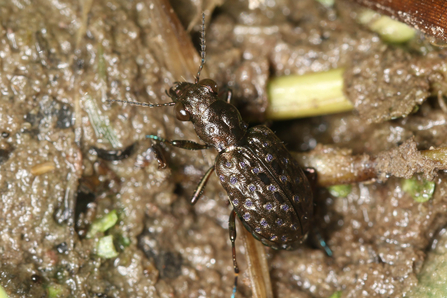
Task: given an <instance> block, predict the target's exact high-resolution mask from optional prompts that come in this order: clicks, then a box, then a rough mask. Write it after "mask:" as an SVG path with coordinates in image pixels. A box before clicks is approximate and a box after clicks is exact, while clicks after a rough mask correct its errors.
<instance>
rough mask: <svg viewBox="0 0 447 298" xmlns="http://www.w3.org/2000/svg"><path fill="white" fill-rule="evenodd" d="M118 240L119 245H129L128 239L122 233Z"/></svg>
mask: <svg viewBox="0 0 447 298" xmlns="http://www.w3.org/2000/svg"><path fill="white" fill-rule="evenodd" d="M118 242H119V243H120V245H122V246H124V247H127V246H129V245H130V239H129V238H127V237H124V236H122V235H120V236H119V238H118Z"/></svg>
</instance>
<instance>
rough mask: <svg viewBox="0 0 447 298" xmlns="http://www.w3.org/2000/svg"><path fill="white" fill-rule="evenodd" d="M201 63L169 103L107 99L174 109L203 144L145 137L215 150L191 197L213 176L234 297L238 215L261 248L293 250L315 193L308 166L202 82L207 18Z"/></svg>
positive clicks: (208, 82)
mask: <svg viewBox="0 0 447 298" xmlns="http://www.w3.org/2000/svg"><path fill="white" fill-rule="evenodd" d="M200 41H201V43H200V46H201V63H200V66H199V69H198V71H197V76H196V78H195V82H194V83H190V82H175V83H174V85H173V86H172V87H171V88H170V89H169V91H167V92H166V94H167V95H168V96H169V97H170V98H171V100H172V102H169V103H164V104H148V103H139V102H130V101H122V100H109V102H120V103H127V104H134V105H139V106H145V107H150V108H155V107H161V106H174V110H175V115H176V118H177V119H178V120H180V121H190V122H192V124H193V125H194V130H195V132H196V134H197V136H198V137H199V138H200V139H201V140H202V141H203V143H204V144H199V143H196V142H193V141H188V140H172V141H169V140H166V139H164V138H161V137H158V136H155V135H148V136H147V138H150V139H152V140H154V141H157V142H162V143H167V144H170V145H172V146H175V147H179V148H183V149H188V150H202V149H208V148H215V149H216V150H217V152H218V153H217V157H216V160H215V163H214V165H213V166H212V167H211V168H209V169H208V170H207V171H206V173H205V174H204V176H203V177H202V178H201V180H200V182H199V184H198V186H197V188H196V190H195V191H194V194H193V196H192V199H191V203H192V204H195V203H196V202H197V201H198V199H199V197H200V195H201V194H202V192H203V190H204V188H205V185H206V183H207V181H208V179H209V177H210V176H211V174H212V173H213V172H216V174H217V177H218V178H219V180H220V182H221V184H222V186H223V188H224V189H225V190H226V192H227V194H228V197H229V201H230V204H231V205H232V207H233V210H232V212H231V214H230V218H229V234H230V240H231V244H232V255H233V267H234V272H235V281H234V287H233V294H232V297H234V296H235V293H236V286H237V276H238V273H239V268H238V265H237V261H236V250H235V240H236V225H235V218H236V215H237V216H238V217H239V219H240V221H241V222H242V224H243V225H244V227H245V228H246V229H247V230H248V231H249V232H250V233H251V234H252V235H253V236H254V237H255V238H256V239H258V240H260V241H261V242H262V243H263V244H264V245H266V246H269V247H271V248H273V249H276V250H279V249H284V250H293V249H296V248H297V247H298V246H299V245H300V244H301V243H302V242H303V241H304V240H305V239H306V237H307V235H308V233H309V230H310V229H311V217H312V214H313V190H312V186H311V182H312V183H315V181H316V172H315V170H314V169H312V168H306V169H302V168H301V167H300V166H299V165H298V163H297V162H296V161H295V160H294V159H293V157H292V156H291V154H290V153H289V151H288V150H287V149H286V147H285V146H284V144H283V143H282V142H281V140H280V139H279V138H278V137H277V136H276V135H275V134H274V133H273V131H271V130H270V129H269V128H268V127H266V126H264V125H258V126H254V127H251V128H249V127H248V125H247V123H245V122H244V121H243V120H242V117H241V115H240V113H239V111H238V110H237V108H236V107H235V106H234V105H232V104H231V97H232V93H231V91H230V90H226V93H227V94H226V99H222V98H221V97H222V95H224V94H222V93H219V88H218V86H217V84H216V82H214V81H213V80H211V79H203V80H200V72H201V70H202V69H203V66H204V64H205V49H206V45H205V15H204V14H203V16H202V31H201V38H200Z"/></svg>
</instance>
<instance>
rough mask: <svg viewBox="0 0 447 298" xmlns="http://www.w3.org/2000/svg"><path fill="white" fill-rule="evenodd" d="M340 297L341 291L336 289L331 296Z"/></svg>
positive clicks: (333, 297)
mask: <svg viewBox="0 0 447 298" xmlns="http://www.w3.org/2000/svg"><path fill="white" fill-rule="evenodd" d="M340 297H341V291H336V292H334V294H332V295H331V297H329V298H340Z"/></svg>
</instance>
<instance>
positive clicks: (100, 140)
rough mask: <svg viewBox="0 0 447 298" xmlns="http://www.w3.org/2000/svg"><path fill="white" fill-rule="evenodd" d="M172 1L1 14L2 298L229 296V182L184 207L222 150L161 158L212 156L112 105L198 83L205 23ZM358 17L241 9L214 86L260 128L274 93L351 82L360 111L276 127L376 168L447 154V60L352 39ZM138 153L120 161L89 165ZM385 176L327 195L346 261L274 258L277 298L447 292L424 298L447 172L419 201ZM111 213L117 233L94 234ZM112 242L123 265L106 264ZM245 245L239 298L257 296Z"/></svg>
mask: <svg viewBox="0 0 447 298" xmlns="http://www.w3.org/2000/svg"><path fill="white" fill-rule="evenodd" d="M172 3H173V7H174V11H172V10H170V9H169V3H165V2H163V1H142V2H132V1H119V0H116V1H84V3H82V5H81V3H80V2H72V1H67V2H61V1H43V0H42V1H38V3H35V2H34V3H32V4H31V3H29V2H28V1H14V2H10V3H2V4H1V5H0V21H1V26H0V36H1V37H0V61H1V73H0V90H1V95H0V96H1V97H0V133H1V136H0V170H1V171H0V193H1V196H2V200H1V201H0V208H1V211H0V235H1V241H0V252H1V253H0V285H1V286H2V287H3V288H4V290H5V291H6V292H7V293H8V296H9V297H230V295H231V291H232V283H233V267H232V261H231V244H230V241H229V238H228V216H229V214H230V211H231V208H230V205H229V203H228V198H227V195H226V193H225V192H224V190H223V188H222V187H221V185H220V183H219V181H218V179H217V177H216V176H215V175H213V176H212V177H211V178H210V181H209V183H208V185H207V187H206V190H205V192H204V195H203V197H202V198H201V199H200V200H199V202H198V203H197V204H196V205H195V206H191V205H190V203H189V199H190V196H191V194H192V193H193V191H194V189H195V186H196V185H197V183H198V181H199V180H200V178H201V176H202V175H203V174H204V173H205V171H206V170H207V169H208V168H209V167H210V166H211V165H212V164H213V163H214V158H215V156H216V152H215V151H214V150H203V151H187V150H181V149H177V148H171V147H169V146H161V147H157V148H158V149H157V150H156V151H155V150H154V149H150V148H151V145H153V143H151V142H150V141H149V140H147V139H146V138H145V136H146V135H149V134H153V135H158V136H161V137H164V138H166V139H187V140H194V141H198V142H199V141H200V140H198V138H197V136H196V135H195V133H194V131H193V128H192V125H191V124H190V123H187V122H186V123H185V122H180V121H178V120H177V119H176V118H175V116H174V112H173V109H172V107H162V108H157V109H145V108H142V107H136V106H129V105H125V106H122V105H118V104H113V105H111V104H109V103H107V102H106V101H107V99H116V100H130V101H140V102H150V103H166V102H169V98H168V97H167V95H166V94H165V90H167V89H169V88H170V86H172V84H173V82H175V81H178V80H180V81H181V80H187V81H192V80H193V76H194V75H195V72H196V70H197V67H198V65H199V56H198V54H197V52H195V50H194V47H193V44H196V46H197V44H198V34H197V32H198V31H199V30H200V12H199V13H198V12H197V9H194V7H193V6H191V7H192V8H191V7H190V6H188V5H192V4H191V3H189V2H186V1H185V2H181V1H178V2H176V1H173V2H172ZM206 4H207V7H208V9H211V8H214V5H215V4H216V3H214V2H207V3H206ZM185 6H187V7H189V9H188V10H186V11H188V14H186V16H185V13H180V20H181V22H183V26H184V27H189V28H190V29H191V35H192V40H193V42H191V40H190V39H189V34H188V33H186V32H185V31H184V30H183V29H182V23H181V22H179V21H177V18H176V16H175V15H174V13H175V10H177V11H179V12H181V11H184V7H185ZM357 9H358V7H355V6H351V4H349V3H347V2H341V1H337V2H336V3H335V5H334V6H330V7H326V6H324V5H322V4H320V3H319V2H317V1H313V0H303V1H286V0H278V1H270V2H268V5H266V6H262V5H261V7H259V8H256V9H253V10H250V9H249V8H248V6H247V5H246V4H243V3H242V2H239V1H228V2H226V3H225V4H224V5H223V6H222V7H220V8H217V9H215V10H214V12H213V14H211V13H210V12H211V11H210V10H208V11H207V27H208V29H207V35H206V40H207V64H206V68H205V70H204V71H203V73H202V77H206V76H209V77H211V78H213V79H215V80H216V81H217V82H218V84H219V86H220V87H221V88H222V87H224V86H229V87H230V88H232V89H233V92H234V101H235V104H236V105H237V106H238V107H239V108H240V110H241V111H242V113H243V115H244V117H247V119H251V120H255V121H254V122H253V123H264V121H265V119H264V112H265V109H266V107H267V105H268V101H267V93H266V86H267V82H268V78H269V77H271V76H281V75H288V74H306V73H311V72H320V71H325V70H329V69H333V68H339V67H345V68H346V72H345V93H346V95H347V97H348V98H349V99H350V100H351V101H352V102H353V104H354V107H355V111H354V112H349V113H344V114H337V115H331V116H320V117H314V118H307V119H301V120H293V121H287V122H281V123H271V122H267V124H268V125H270V126H272V127H273V129H274V130H275V131H277V133H278V136H279V137H280V138H281V139H283V140H284V141H285V142H286V143H287V144H288V148H289V149H291V150H296V151H311V150H312V149H314V148H315V147H316V145H317V144H325V145H329V146H334V147H340V148H349V149H350V150H352V152H353V153H354V154H368V155H371V156H374V155H378V154H380V153H382V152H384V151H387V150H392V149H395V148H397V147H398V146H400V145H402V144H404V143H405V141H407V140H409V139H411V138H412V137H414V140H415V142H416V144H417V149H418V150H425V149H429V148H430V147H432V146H433V147H436V148H440V147H445V146H446V145H447V139H446V136H447V112H446V111H445V109H444V108H443V107H445V103H444V106H443V105H442V104H440V101H439V100H444V99H443V98H442V97H440V99H438V97H437V96H436V95H437V94H434V93H435V91H436V90H442V88H440V87H439V86H443V84H444V81H445V79H444V73H443V71H444V69H445V62H444V60H445V59H444V57H446V52H445V51H443V50H442V49H437V48H435V47H433V46H431V45H430V44H429V43H427V42H426V41H425V40H424V38H423V37H421V36H418V37H417V38H416V39H415V40H413V41H411V42H409V43H408V44H406V45H403V46H402V45H399V46H394V45H389V44H386V43H384V42H382V41H381V39H380V38H379V37H378V35H376V34H375V33H373V32H371V31H368V30H367V29H366V28H364V27H361V26H360V25H358V24H357V22H356V13H357ZM188 15H189V16H190V15H192V16H193V17H188ZM190 22H193V23H190ZM402 117H403V118H402ZM95 119H96V120H95ZM98 119H99V120H98ZM95 121H97V122H96V124H95ZM95 125H96V126H95ZM98 129H99V131H98ZM132 144H135V146H134V147H133V150H131V152H129V154H128V155H129V156H127V155H126V156H125V157H126V158H124V159H122V160H116V161H110V160H106V159H104V156H101V154H98V152H97V151H95V150H92V147H97V148H101V149H105V150H117V149H120V148H126V147H128V146H130V145H132ZM156 152H159V153H160V152H161V154H162V155H163V156H165V157H166V162H167V167H166V169H159V167H158V162H157V159H156V154H155V153H156ZM311 152H312V151H311ZM403 160H404V162H405V161H406V160H408V161H409V162H410V161H411V159H410V158H408V159H406V158H405V156H404V158H403ZM421 168H423V167H421ZM384 174H385V175H382V176H381V180H375V181H369V182H367V183H355V184H352V185H351V187H352V190H351V191H350V192H349V194H348V195H347V196H346V197H341V196H339V197H337V196H334V195H333V194H331V193H330V192H329V191H328V189H327V188H319V190H318V192H317V195H316V197H315V202H316V204H317V206H318V207H317V209H318V210H317V213H316V215H315V225H316V226H318V227H319V228H320V229H321V230H322V231H323V236H324V238H325V239H326V240H327V242H328V244H329V246H330V248H331V249H332V251H333V257H328V256H327V255H326V254H325V253H324V252H323V251H322V250H320V249H318V248H316V247H315V245H313V243H312V241H309V243H304V244H303V245H302V247H300V248H299V249H298V250H296V251H291V252H286V251H273V250H271V249H268V248H267V255H268V262H269V266H270V275H271V279H272V284H273V293H274V296H275V297H330V296H331V295H332V294H334V293H338V294H340V295H341V297H366V296H374V297H401V296H406V297H410V296H411V297H416V295H419V296H421V297H424V295H428V293H431V292H430V291H432V292H433V291H435V290H433V289H435V287H434V286H432V285H430V284H427V283H424V287H425V288H424V290H423V291H422V290H420V289H421V288H417V287H418V285H419V286H420V284H421V283H423V282H426V281H427V280H429V281H430V279H432V280H434V278H430V277H431V276H432V275H430V274H431V273H430V272H434V271H437V272H438V275H439V276H438V279H437V280H439V283H440V284H442V283H443V282H444V281H445V280H447V278H444V276H445V275H442V274H441V273H442V270H440V269H439V270H432V268H433V266H434V265H433V264H434V263H435V264H436V263H437V264H442V263H443V256H444V255H443V249H442V248H443V247H445V239H444V238H445V236H443V235H444V234H445V231H443V230H442V228H443V227H444V226H445V225H446V223H447V216H446V213H447V195H446V192H447V184H446V179H445V178H446V177H445V174H444V173H443V172H440V171H436V172H431V173H422V174H420V175H415V179H417V180H418V181H420V182H421V183H422V182H425V181H426V179H429V180H431V181H433V182H434V183H435V185H436V187H435V191H434V194H433V197H432V198H431V199H430V200H428V201H426V202H423V203H420V202H417V201H416V200H415V199H414V198H413V197H412V196H411V195H410V193H409V192H408V191H404V187H403V184H404V183H405V180H404V179H403V178H395V177H387V175H386V173H384ZM387 178H388V179H387ZM114 210H115V211H114ZM114 212H116V214H117V218H118V220H117V221H116V222H114V224H113V226H112V227H111V228H109V229H107V231H104V232H102V231H100V232H98V233H94V234H89V231H91V229H92V226H93V224H92V223H94V222H95V220H98V219H100V218H104V217H107V214H112V213H114ZM96 222H97V221H96ZM439 231H441V233H439ZM105 236H112V238H113V241H114V247H115V250H116V253H117V255H115V256H113V257H109V258H107V257H105V256H104V255H101V253H100V252H99V251H98V243H99V242H100V241H101V239H104V237H105ZM443 237H444V238H443ZM438 238H439V239H438ZM237 246H238V260H239V262H240V265H241V272H242V273H241V276H240V279H239V287H238V294H237V297H252V294H251V289H250V285H251V281H250V278H249V277H248V273H247V270H246V264H245V260H244V256H243V252H244V247H243V246H242V244H241V243H240V241H239V242H238V243H237ZM431 251H434V252H435V253H436V255H434V254H431V255H430V252H431ZM427 256H429V257H427ZM436 256H438V258H436ZM427 260H431V263H430V262H427ZM433 260H435V261H433ZM430 270H432V271H430ZM436 290H437V289H436ZM411 291H413V292H411ZM416 293H418V294H416ZM421 293H422V294H421ZM433 293H435V292H433ZM436 293H439V292H436Z"/></svg>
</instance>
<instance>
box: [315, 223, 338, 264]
mask: <svg viewBox="0 0 447 298" xmlns="http://www.w3.org/2000/svg"><path fill="white" fill-rule="evenodd" d="M313 234H314V235H315V238H316V240H317V242H318V246H320V248H322V249H323V250H324V252H325V253H326V255H327V256H328V257H332V255H333V253H332V249H331V248H330V247H329V245H327V243H326V241H325V240H324V238H323V236H321V233H320V229H319V228H318V227H316V226H314V231H313Z"/></svg>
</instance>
